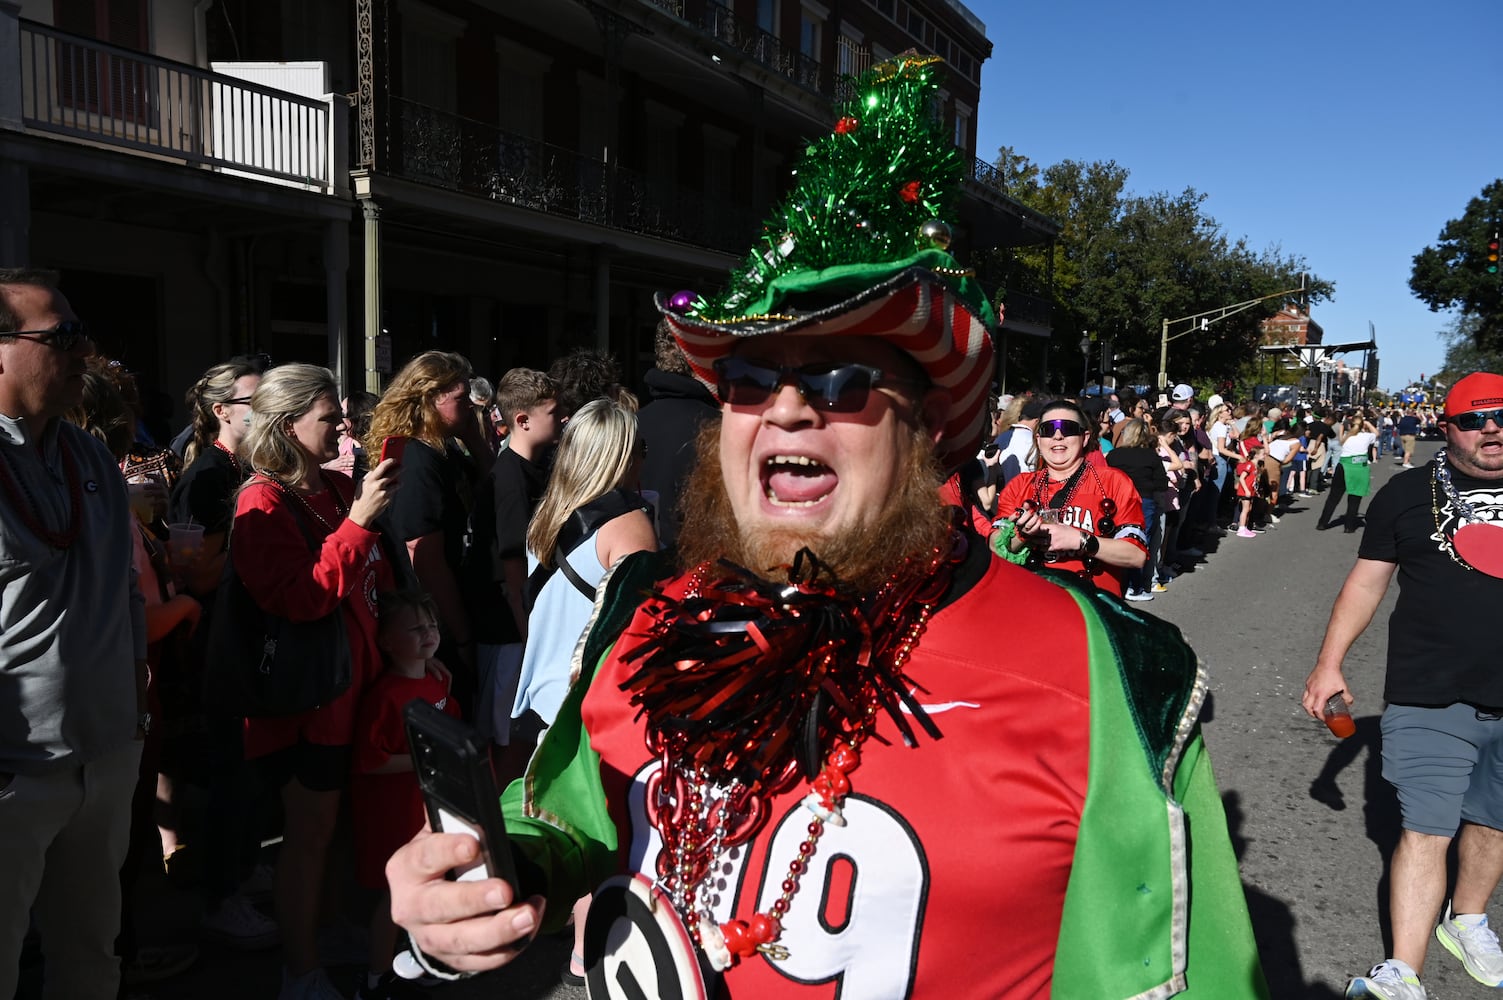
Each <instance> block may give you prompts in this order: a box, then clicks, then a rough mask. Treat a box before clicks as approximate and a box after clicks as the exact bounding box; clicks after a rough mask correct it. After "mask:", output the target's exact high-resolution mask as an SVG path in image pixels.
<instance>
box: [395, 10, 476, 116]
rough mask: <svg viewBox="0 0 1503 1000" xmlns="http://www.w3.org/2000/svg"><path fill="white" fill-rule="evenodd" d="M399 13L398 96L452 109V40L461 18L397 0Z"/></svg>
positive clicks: (454, 94)
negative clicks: (400, 80)
mask: <svg viewBox="0 0 1503 1000" xmlns="http://www.w3.org/2000/svg"><path fill="white" fill-rule="evenodd" d="M398 9H399V10H400V11H401V15H402V96H403V97H405V98H407V99H408V100H409V101H415V102H417V103H418V104H422V105H425V106H427V107H430V108H436V109H437V110H439V111H447V112H449V113H451V114H452V113H453V112H454V110H455V109H456V108H457V107H458V104H459V84H458V80H457V78H456V76H455V63H456V62H457V53H456V52H455V49H456V43H457V42H458V41H459V38H460V36H461V35H463V34H464V27H465V22H464V21H463V20H461V19H460V18H457V17H454V16H453V15H451V14H446V13H444V12H442V11H440V10H437V9H435V8H433V7H430V6H428V5H427V4H425V3H417V2H414V0H399V5H398Z"/></svg>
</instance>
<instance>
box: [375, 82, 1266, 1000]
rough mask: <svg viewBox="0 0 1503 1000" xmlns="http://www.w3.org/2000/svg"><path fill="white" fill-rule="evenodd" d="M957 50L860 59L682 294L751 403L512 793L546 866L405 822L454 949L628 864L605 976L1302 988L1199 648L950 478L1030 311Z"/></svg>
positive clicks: (512, 936)
mask: <svg viewBox="0 0 1503 1000" xmlns="http://www.w3.org/2000/svg"><path fill="white" fill-rule="evenodd" d="M935 70H936V67H935V66H934V61H933V60H931V59H920V58H904V57H900V58H899V59H898V60H896V61H894V62H892V63H887V64H883V65H881V66H878V67H876V68H875V69H874V70H872V71H871V73H870V74H868V75H867V76H866V77H864V78H863V79H862V80H861V81H859V83H858V87H857V91H856V97H854V98H853V99H852V100H851V101H850V102H848V104H847V106H846V108H845V109H844V113H843V114H841V115H840V117H839V118H838V120H837V122H836V124H835V127H834V129H833V131H832V132H831V134H830V135H828V136H825V137H824V138H822V139H820V140H819V141H817V142H815V143H813V144H812V145H811V146H810V147H809V149H808V150H807V152H806V154H805V156H804V159H803V161H802V162H801V164H800V167H799V171H798V185H797V187H796V188H795V189H794V191H793V192H792V193H791V194H790V195H789V197H788V199H787V200H786V202H785V203H784V204H783V205H782V206H781V207H780V209H779V211H778V212H777V214H776V215H775V218H774V221H773V222H772V223H770V224H769V226H768V229H767V233H766V236H765V238H764V240H763V241H762V243H761V245H759V246H758V247H757V248H755V249H754V250H753V251H752V253H751V254H750V255H749V256H748V258H747V260H746V262H745V264H744V265H743V266H742V267H741V268H739V269H738V270H737V271H736V272H735V273H734V274H733V275H732V278H731V282H730V284H729V287H728V288H727V290H726V291H724V292H722V293H720V294H718V295H716V296H714V297H711V298H705V297H702V296H699V295H696V294H694V293H690V292H684V293H679V294H678V295H675V296H672V297H671V298H669V299H666V300H663V301H662V302H661V303H660V305H661V306H662V307H663V309H664V312H665V314H666V316H667V318H668V322H669V324H670V325H671V326H672V327H673V329H674V332H675V334H676V336H677V337H678V339H679V342H680V344H681V345H682V347H683V348H684V352H685V354H686V355H687V356H688V358H689V360H690V364H691V366H692V368H693V369H694V371H695V373H696V375H697V376H698V377H699V378H700V379H701V380H702V381H703V382H705V384H707V385H708V386H710V387H711V388H712V389H713V390H714V391H715V392H716V394H717V397H718V398H719V400H720V402H721V407H722V416H721V422H720V425H719V427H718V429H712V430H710V431H709V432H707V433H706V434H705V435H704V436H702V438H701V440H700V454H699V465H698V467H697V469H696V472H695V475H694V477H693V479H692V480H691V482H690V484H689V486H688V488H687V489H686V491H685V494H684V500H683V507H684V515H685V517H684V523H683V527H682V530H681V532H680V536H679V547H678V549H677V551H676V552H671V553H663V554H645V553H644V554H638V555H636V556H630V557H627V559H625V560H623V561H622V562H621V563H618V564H617V565H616V566H615V567H614V568H613V569H612V571H611V574H610V575H609V577H608V578H607V579H606V581H605V582H604V583H603V584H602V585H601V588H600V591H599V594H598V596H597V599H596V611H595V618H594V620H593V622H592V624H591V626H590V628H589V629H588V630H587V631H586V634H585V636H584V637H583V638H582V640H581V642H580V644H579V646H578V648H577V649H576V652H575V663H574V669H575V673H576V676H577V680H576V682H575V683H574V684H573V686H572V687H571V690H570V694H569V696H568V698H567V700H566V701H565V703H564V707H563V709H562V710H561V711H560V713H559V716H558V718H557V720H556V722H555V724H554V726H553V727H552V728H551V729H550V730H549V731H548V733H547V735H546V737H545V739H544V741H543V743H542V745H541V746H540V748H539V750H538V752H537V754H536V755H535V756H534V758H533V760H532V762H531V764H530V766H529V769H528V772H527V775H526V777H524V778H523V779H522V780H521V781H518V782H517V783H515V784H513V785H512V787H511V788H509V789H508V790H507V792H506V794H505V795H504V796H503V799H502V805H503V812H504V814H505V817H506V824H507V830H508V835H509V837H510V840H511V847H512V849H513V853H514V855H515V856H516V858H517V860H518V865H517V868H518V883H519V885H518V887H517V888H516V889H515V890H514V889H513V888H512V887H511V886H509V885H506V884H504V883H502V882H500V881H497V880H493V879H491V880H478V881H473V882H460V883H456V882H446V881H444V874H445V872H446V871H448V870H449V869H451V868H455V867H461V866H463V865H465V864H466V863H468V862H469V861H471V860H472V859H473V857H474V856H475V847H474V844H473V841H470V840H468V839H467V838H463V837H456V836H444V835H440V834H423V835H420V836H419V837H418V838H417V839H416V840H414V841H413V842H412V843H411V844H409V845H408V846H407V847H405V848H403V849H402V851H400V852H399V853H398V854H397V855H396V856H395V857H394V858H393V859H392V862H391V864H390V865H389V866H388V876H389V878H390V882H391V887H392V898H393V912H394V915H395V916H396V917H397V919H398V922H399V923H401V924H402V925H403V926H404V927H406V928H407V929H408V930H409V932H410V935H411V938H412V942H413V945H414V948H415V954H416V957H417V959H418V960H419V961H420V962H421V963H422V964H424V965H426V966H427V967H429V968H430V969H432V970H434V971H437V972H441V973H443V974H446V975H452V974H465V973H470V972H474V971H478V970H481V969H487V968H493V967H495V966H498V965H501V964H504V963H505V962H506V961H507V960H508V959H509V958H510V957H511V956H512V955H514V954H515V952H516V950H517V949H518V948H519V947H521V946H522V945H525V943H526V942H527V941H528V940H529V939H530V938H531V936H532V935H534V934H535V933H536V932H537V931H538V929H539V928H543V929H548V928H553V927H558V926H560V925H561V924H562V923H563V921H564V919H565V918H566V916H567V914H568V911H569V904H570V903H571V902H572V901H573V900H574V899H575V898H576V897H578V896H579V895H581V894H582V893H584V892H588V891H594V892H595V899H594V903H593V905H592V908H591V913H590V919H589V923H588V925H587V931H586V935H585V950H586V954H585V956H584V959H585V964H586V966H587V969H588V984H589V988H590V993H591V996H594V997H604V996H623V997H624V996H655V997H669V996H675V997H702V996H733V997H756V998H759V1000H770V998H779V997H806V996H807V997H830V996H834V995H836V992H837V990H838V995H840V996H841V997H846V998H851V997H916V998H925V997H934V998H939V997H943V998H946V1000H948V998H950V997H956V996H963V997H1046V996H1051V995H1052V996H1056V997H1072V998H1073V997H1080V998H1090V1000H1101V998H1109V997H1119V998H1127V997H1168V996H1176V995H1182V996H1188V997H1217V998H1227V997H1260V996H1264V995H1265V994H1266V989H1265V987H1264V986H1263V979H1262V972H1261V969H1260V967H1259V965H1258V960H1257V955H1256V951H1255V947H1254V944H1253V940H1252V934H1251V929H1250V926H1249V921H1248V916H1247V909H1246V905H1245V903H1244V901H1243V897H1242V887H1241V883H1240V880H1239V878H1238V874H1237V870H1236V864H1235V860H1234V858H1233V856H1232V852H1231V847H1230V844H1229V841H1228V837H1227V831H1226V822H1225V817H1224V815H1223V813H1222V810H1221V804H1220V800H1219V798H1218V797H1217V794H1216V789H1215V785H1214V782H1213V780H1212V777H1211V773H1210V764H1209V761H1208V760H1207V759H1206V756H1205V751H1204V747H1203V745H1202V743H1201V740H1200V736H1199V730H1198V728H1197V726H1196V724H1195V718H1196V715H1197V713H1198V711H1199V708H1200V705H1201V702H1202V700H1203V698H1204V695H1205V677H1204V673H1203V672H1202V671H1201V670H1200V669H1199V667H1198V664H1197V661H1196V659H1195V656H1194V654H1193V652H1191V651H1190V650H1189V649H1188V647H1186V646H1185V644H1184V643H1183V641H1182V640H1181V639H1180V637H1179V633H1178V632H1177V631H1176V630H1175V629H1173V628H1172V627H1171V626H1168V625H1163V624H1159V625H1154V626H1151V627H1150V626H1149V625H1147V624H1145V622H1144V620H1143V619H1141V618H1138V617H1137V616H1134V615H1132V614H1131V613H1130V612H1129V611H1128V610H1127V609H1126V606H1124V605H1121V604H1118V603H1114V602H1110V601H1108V600H1105V599H1102V598H1100V597H1098V596H1096V595H1095V594H1094V593H1093V592H1088V591H1087V590H1086V589H1084V588H1081V587H1079V586H1077V585H1076V584H1074V583H1072V582H1070V581H1067V580H1063V579H1056V578H1053V577H1049V576H1040V575H1035V574H1033V573H1030V572H1028V571H1026V570H1023V569H1021V568H1018V567H1015V566H1012V565H1011V564H1009V563H1006V562H1003V561H1000V560H997V559H994V558H993V557H992V555H991V553H990V550H989V549H988V547H987V546H986V544H985V543H984V541H983V540H982V539H981V538H979V537H978V536H977V535H975V534H974V533H972V532H971V531H970V530H969V528H968V527H967V526H966V525H964V524H962V523H960V522H959V521H958V520H957V519H956V518H955V517H954V516H953V514H952V512H951V511H950V510H949V509H947V508H945V507H944V506H942V505H941V504H940V502H939V500H938V497H937V490H938V487H939V485H940V482H941V481H942V479H943V476H944V475H945V472H946V470H947V469H949V468H950V467H952V466H954V465H955V464H957V463H958V462H959V461H960V460H962V459H964V458H966V457H967V456H969V455H971V454H973V453H974V451H975V448H976V446H977V443H978V441H979V438H980V434H981V432H982V424H983V421H984V420H985V417H986V414H985V412H984V411H985V401H986V388H987V382H988V381H989V377H990V364H991V345H990V341H989V339H988V335H987V327H988V326H989V325H991V324H992V322H993V319H992V316H991V313H990V310H989V309H988V307H987V304H986V302H985V300H984V298H983V297H982V296H981V295H980V294H979V293H978V291H977V289H976V288H975V285H974V282H973V280H972V278H971V276H970V274H969V272H967V271H966V270H965V269H964V268H962V267H960V266H959V265H958V264H957V263H956V261H955V260H954V259H953V258H952V257H951V256H950V255H949V254H948V253H947V252H946V248H945V246H943V245H942V244H944V243H945V239H946V237H945V232H946V230H945V227H944V226H943V224H942V222H941V221H940V220H941V219H942V218H943V217H944V214H945V213H946V212H947V211H948V204H949V200H948V199H949V198H950V197H951V196H952V195H953V192H954V190H955V188H956V186H957V184H958V180H959V166H958V161H957V159H956V154H955V152H954V150H953V148H952V147H951V145H950V143H949V142H948V141H947V138H946V136H945V134H944V132H943V131H942V130H941V129H940V127H939V126H938V124H937V123H936V122H934V121H933V120H932V119H931V118H930V117H929V116H928V113H927V110H926V108H927V104H928V101H929V99H930V97H931V96H932V95H933V94H934V92H935V89H936V87H937V82H936V77H935ZM1004 609H1005V613H1007V614H1009V615H1010V616H1012V620H1014V621H1016V622H1018V623H1020V625H1022V626H1023V627H1019V628H1015V629H1012V630H1010V631H1009V632H1007V633H1003V632H1002V631H1001V630H999V629H998V628H997V615H998V613H999V612H1003V611H1004ZM1004 634H1005V635H1006V636H1007V638H1006V640H1005V642H1000V643H999V636H1001V635H1004ZM1124 664H1132V669H1131V670H1130V671H1129V670H1126V669H1124Z"/></svg>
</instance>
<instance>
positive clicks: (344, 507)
mask: <svg viewBox="0 0 1503 1000" xmlns="http://www.w3.org/2000/svg"><path fill="white" fill-rule="evenodd" d="M261 475H262V477H264V478H265V479H266V480H267V481H268V482H270V483H271V484H272V485H273V486H275V487H276V488H277V489H278V490H280V491H281V492H282V495H283V496H285V497H288V498H289V499H291V500H292V502H293V503H295V504H297V505H298V506H299V507H301V508H302V509H303V510H304V511H305V512H307V514H308V516H309V517H311V518H313V520H315V521H317V522H318V523H319V524H320V525H322V526H323V529H324V531H325V532H327V533H328V534H331V535H332V534H334V529H335V528H338V527H339V525H340V524H341V523H342V522H343V521H344V519H345V518H346V517H348V516H349V513H350V505H349V504H348V503H346V502H345V500H344V497H342V496H340V495H339V489H338V488H337V487H336V486H335V485H334V484H333V482H331V481H330V480H329V474H328V473H326V472H324V470H323V469H319V470H318V478H319V480H320V481H321V482H322V483H323V484H324V489H326V490H328V491H329V496H330V497H332V498H333V500H334V510H335V512H336V513H337V514H338V517H337V518H336V519H335V522H334V523H333V524H330V523H329V521H328V519H327V518H325V517H324V516H323V515H322V514H320V513H319V512H318V511H316V510H314V509H313V505H312V504H311V503H309V502H308V498H307V497H305V496H303V495H302V494H301V493H299V492H298V491H297V490H295V489H293V488H292V487H291V486H288V485H287V484H286V483H284V482H282V481H281V480H280V479H277V478H276V477H275V476H268V475H267V474H266V473H264V472H263V473H261Z"/></svg>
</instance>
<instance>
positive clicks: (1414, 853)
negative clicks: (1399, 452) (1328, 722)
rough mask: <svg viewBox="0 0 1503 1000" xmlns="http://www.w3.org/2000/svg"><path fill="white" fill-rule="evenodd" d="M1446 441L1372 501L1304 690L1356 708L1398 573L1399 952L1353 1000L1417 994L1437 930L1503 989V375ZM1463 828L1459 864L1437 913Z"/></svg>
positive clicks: (1394, 630) (1473, 387)
mask: <svg viewBox="0 0 1503 1000" xmlns="http://www.w3.org/2000/svg"><path fill="white" fill-rule="evenodd" d="M1445 432H1446V447H1445V448H1443V449H1441V450H1440V451H1439V452H1437V453H1436V455H1435V457H1434V459H1433V460H1432V461H1431V462H1429V463H1428V464H1426V465H1422V466H1420V467H1418V468H1414V469H1409V470H1406V471H1404V472H1400V473H1399V474H1398V475H1396V476H1394V477H1393V478H1392V479H1391V480H1389V481H1388V483H1387V484H1386V485H1385V486H1384V487H1383V488H1382V489H1381V490H1379V491H1378V494H1377V496H1375V497H1374V498H1373V501H1372V505H1371V506H1370V508H1369V509H1368V512H1367V527H1366V529H1365V531H1364V532H1363V536H1362V544H1361V545H1360V546H1359V548H1358V550H1357V564H1356V565H1355V566H1353V567H1352V571H1351V573H1349V574H1348V575H1347V578H1346V583H1345V584H1344V585H1343V586H1342V588H1341V594H1340V596H1338V597H1337V598H1336V606H1335V607H1334V608H1332V610H1331V620H1330V623H1329V624H1328V625H1327V626H1326V634H1325V641H1324V642H1323V643H1322V644H1321V647H1320V655H1319V656H1318V658H1317V659H1316V663H1315V669H1314V670H1312V671H1311V673H1310V676H1309V678H1308V679H1306V681H1305V694H1304V700H1303V704H1304V708H1305V711H1306V712H1308V713H1309V714H1310V715H1312V716H1313V717H1315V718H1317V719H1318V718H1322V717H1323V715H1324V714H1325V708H1326V705H1327V704H1328V703H1329V702H1331V701H1333V700H1334V699H1336V698H1340V699H1342V700H1343V701H1345V702H1346V703H1347V704H1348V705H1350V704H1352V703H1353V701H1354V698H1353V696H1352V691H1351V687H1350V686H1349V685H1348V684H1347V680H1346V677H1345V675H1344V674H1343V673H1342V661H1343V659H1344V658H1345V657H1346V654H1347V651H1348V650H1350V649H1351V646H1352V643H1353V642H1355V641H1356V639H1357V637H1358V636H1359V635H1361V633H1362V632H1363V630H1364V629H1366V628H1367V625H1368V623H1369V622H1370V621H1372V618H1373V615H1374V614H1375V613H1376V612H1377V610H1378V606H1379V604H1380V603H1381V602H1382V600H1383V595H1384V594H1385V593H1386V592H1387V590H1388V586H1389V583H1390V582H1391V581H1392V579H1393V576H1394V571H1395V570H1398V579H1399V597H1398V602H1397V604H1396V605H1395V606H1394V613H1393V617H1392V618H1390V619H1389V626H1388V669H1387V678H1386V681H1385V684H1384V689H1383V699H1384V701H1386V702H1387V703H1388V707H1387V708H1386V709H1385V710H1384V712H1383V717H1382V736H1383V777H1384V778H1386V779H1387V780H1388V782H1389V783H1390V784H1392V785H1393V786H1394V788H1395V789H1396V790H1397V792H1398V796H1399V806H1400V810H1401V812H1402V814H1403V827H1404V829H1403V834H1402V836H1401V837H1400V839H1399V844H1398V847H1397V848H1396V849H1395V850H1394V854H1393V859H1392V868H1391V873H1390V880H1391V882H1390V886H1391V887H1390V891H1389V899H1388V906H1389V914H1390V917H1391V919H1392V921H1393V951H1392V952H1391V953H1390V955H1389V957H1388V958H1387V959H1385V960H1384V961H1383V962H1381V963H1379V964H1378V965H1376V966H1374V967H1373V969H1372V971H1371V972H1370V973H1369V974H1368V975H1367V976H1359V977H1357V978H1355V979H1353V980H1352V982H1351V985H1350V986H1348V988H1347V993H1346V995H1347V996H1348V997H1379V998H1381V1000H1423V998H1424V996H1425V989H1424V987H1423V986H1422V985H1420V982H1419V973H1420V970H1421V969H1422V968H1423V966H1424V962H1425V952H1426V950H1427V948H1428V945H1429V940H1430V937H1431V935H1432V933H1433V935H1434V937H1435V939H1436V940H1438V941H1439V942H1440V943H1441V945H1442V946H1443V947H1444V948H1445V949H1446V951H1448V952H1450V953H1451V954H1452V955H1454V956H1456V958H1457V959H1459V960H1460V961H1461V963H1462V965H1463V966H1464V967H1465V968H1466V971H1467V972H1468V973H1470V974H1471V976H1472V977H1473V978H1474V979H1476V980H1477V981H1479V982H1481V983H1485V984H1486V985H1488V986H1494V987H1496V986H1499V985H1503V953H1500V951H1499V947H1498V937H1497V935H1496V934H1495V933H1494V931H1493V930H1492V929H1491V928H1490V927H1489V926H1488V922H1487V915H1486V912H1485V909H1486V906H1487V901H1488V899H1489V898H1490V896H1491V895H1492V892H1493V890H1494V889H1495V888H1496V887H1497V884H1498V881H1499V878H1498V876H1499V872H1503V782H1499V781H1498V780H1497V779H1496V775H1497V773H1498V767H1499V765H1500V763H1503V672H1500V671H1499V670H1498V669H1497V667H1498V653H1497V642H1496V640H1495V638H1494V636H1493V633H1492V628H1491V623H1492V621H1493V620H1494V619H1495V618H1496V616H1497V613H1498V608H1499V607H1500V605H1503V375H1495V374H1493V373H1491V372H1475V373H1473V374H1471V375H1468V376H1467V377H1465V378H1463V379H1462V380H1461V381H1459V382H1457V383H1456V385H1455V386H1454V387H1453V388H1452V389H1451V392H1450V393H1449V394H1448V395H1447V396H1446V416H1445ZM1458 829H1460V831H1461V843H1460V850H1459V854H1460V859H1461V860H1460V867H1459V869H1458V871H1457V875H1456V884H1455V886H1454V887H1453V888H1452V890H1451V896H1450V902H1449V903H1448V904H1446V906H1445V912H1444V915H1443V916H1442V914H1441V907H1442V904H1443V903H1446V895H1447V894H1446V888H1447V886H1446V852H1447V849H1448V848H1449V846H1450V843H1451V840H1452V838H1453V837H1455V836H1456V833H1457V830H1458ZM1437 919H1439V923H1437Z"/></svg>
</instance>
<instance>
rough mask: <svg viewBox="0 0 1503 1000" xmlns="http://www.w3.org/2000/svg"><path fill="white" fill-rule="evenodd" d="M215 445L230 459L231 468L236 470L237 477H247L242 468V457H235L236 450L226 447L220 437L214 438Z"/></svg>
mask: <svg viewBox="0 0 1503 1000" xmlns="http://www.w3.org/2000/svg"><path fill="white" fill-rule="evenodd" d="M214 447H216V448H218V449H219V450H220V451H222V452H224V457H225V458H227V459H229V460H230V468H232V469H234V470H235V478H236V479H243V478H245V473H244V472H242V471H241V469H240V459H238V458H236V457H235V452H234V451H233V450H232V449H230V448H227V447H225V444H224V442H223V441H220V440H219V439H218V438H215V439H214Z"/></svg>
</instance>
